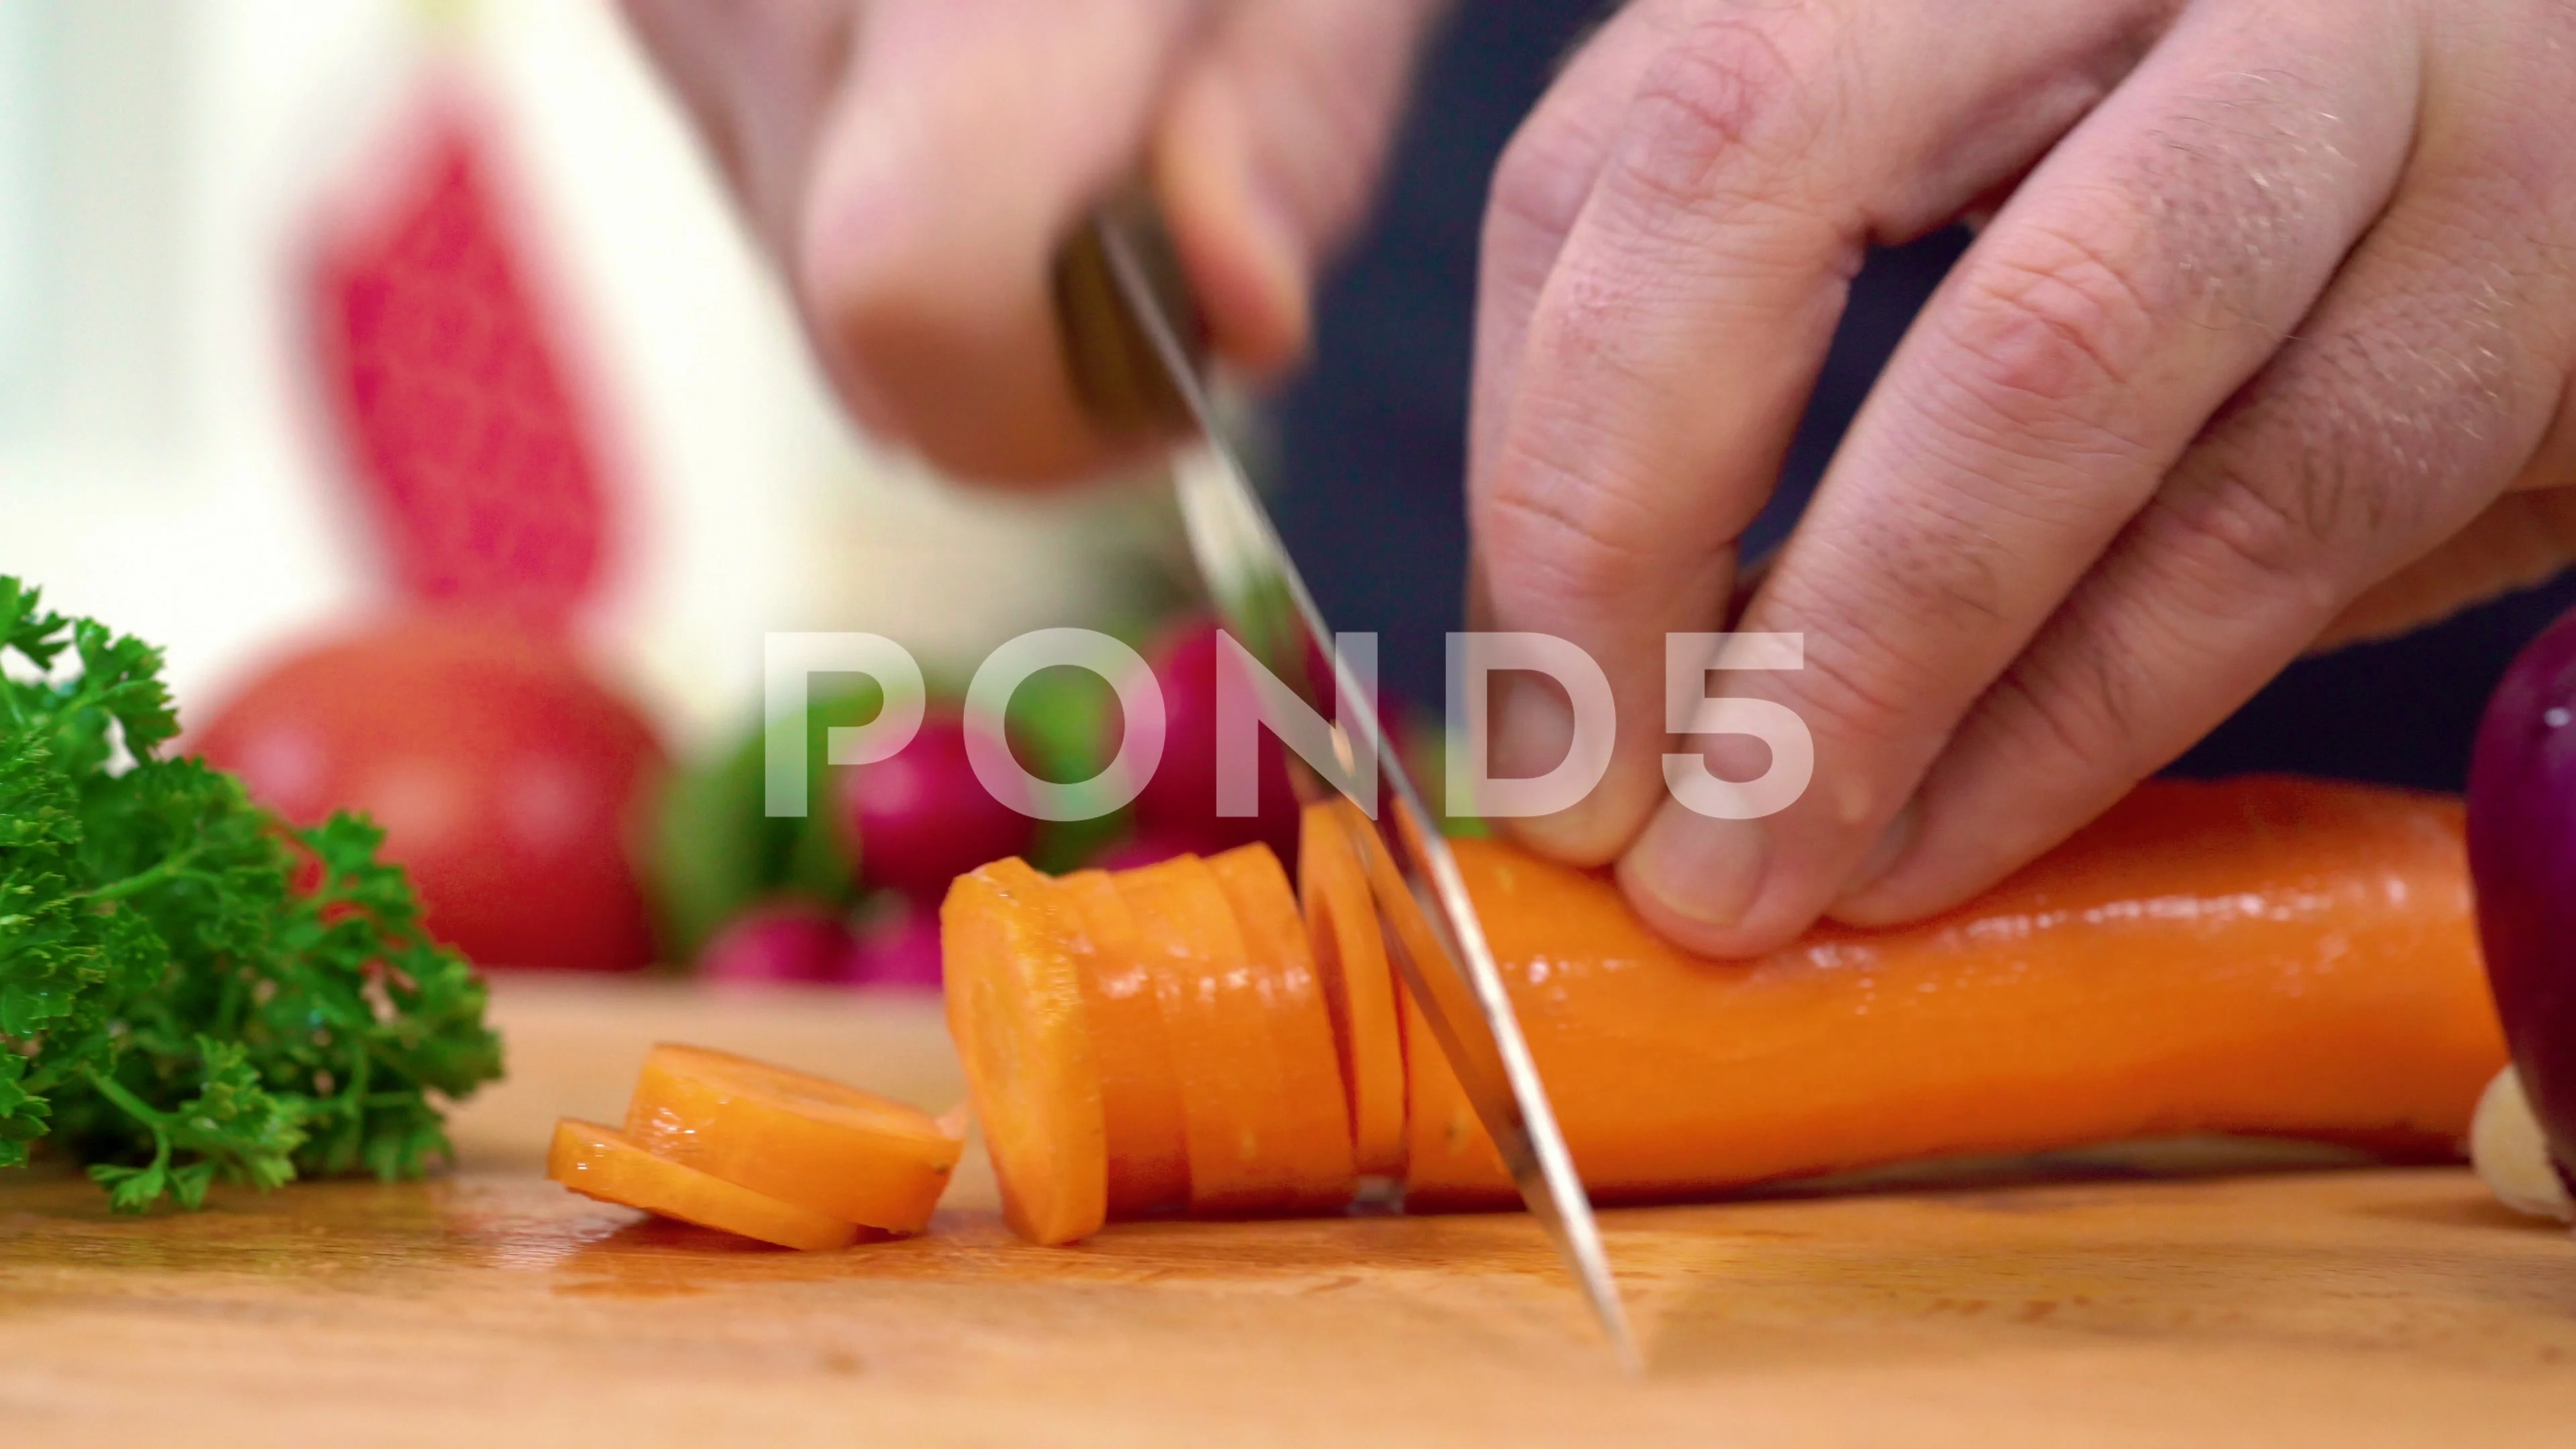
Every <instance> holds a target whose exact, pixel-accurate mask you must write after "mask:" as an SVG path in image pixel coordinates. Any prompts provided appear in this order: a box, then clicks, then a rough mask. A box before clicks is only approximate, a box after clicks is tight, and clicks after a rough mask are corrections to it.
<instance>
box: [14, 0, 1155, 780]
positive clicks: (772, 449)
mask: <svg viewBox="0 0 2576 1449" xmlns="http://www.w3.org/2000/svg"><path fill="white" fill-rule="evenodd" d="M459 93H462V95H463V96H464V97H465V99H464V101H463V103H462V104H463V105H464V106H465V107H468V108H472V109H475V110H479V112H480V113H481V114H480V115H479V116H478V117H477V124H478V126H479V137H478V144H479V145H481V146H482V148H483V149H482V152H481V153H480V158H479V159H480V160H481V161H482V162H483V164H484V169H485V171H486V173H487V176H488V180H489V182H490V184H491V186H492V188H493V190H494V191H495V193H496V196H495V203H494V204H495V210H496V212H497V214H498V216H499V219H500V224H501V225H504V226H506V227H507V228H508V229H509V235H510V238H511V241H512V244H513V245H514V247H515V251H514V253H513V255H514V259H515V261H516V262H517V263H518V266H519V269H520V271H521V273H522V276H523V278H524V282H525V286H524V290H525V291H526V292H527V293H529V294H530V295H529V301H530V303H531V304H532V306H533V307H534V308H535V309H537V310H539V311H541V312H542V313H544V314H546V315H547V317H548V319H549V325H550V326H552V328H553V330H554V333H555V337H554V343H555V345H556V347H557V349H558V351H559V353H560V361H561V365H562V367H563V368H564V370H565V371H566V372H567V373H569V374H571V375H572V376H573V378H574V379H575V386H577V387H578V388H579V389H580V390H581V391H582V393H583V394H584V401H585V402H586V403H587V405H588V411H589V412H590V413H591V414H592V426H591V432H592V434H593V436H594V439H595V443H594V446H595V448H596V450H597V452H598V453H599V454H600V455H601V462H600V465H599V466H600V471H601V474H602V478H601V492H602V493H603V494H604V495H605V496H604V497H603V499H602V500H601V502H602V507H603V512H604V514H605V518H604V522H605V524H606V528H607V532H608V535H609V538H608V547H607V549H606V552H605V557H604V558H603V560H602V567H601V569H600V577H599V579H598V583H597V588H598V593H599V597H598V600H597V602H596V605H595V606H594V607H592V608H590V609H587V610H585V617H584V620H583V624H584V632H585V634H586V636H587V637H588V639H589V640H590V641H592V642H593V643H594V644H595V645H596V647H597V649H598V650H599V653H600V656H601V658H602V659H603V661H604V662H605V664H606V667H608V668H609V669H611V670H612V671H613V672H614V673H616V674H617V675H619V676H620V677H621V678H622V679H624V680H626V681H628V682H630V683H631V684H632V686H633V687H634V688H636V689H637V690H639V691H641V692H644V693H646V694H649V696H650V697H651V698H652V700H653V702H654V704H655V706H656V709H657V711H658V712H660V713H661V714H662V716H663V717H664V719H665V720H666V721H667V724H668V727H669V728H670V729H671V731H672V732H673V734H674V737H675V742H677V743H679V744H681V745H683V746H686V745H688V744H690V743H693V742H695V741H697V740H699V739H702V738H704V737H706V736H707V735H708V734H709V733H711V732H715V731H720V730H722V729H724V728H727V727H729V726H730V724H731V722H732V720H733V718H734V716H735V715H736V714H737V713H738V712H739V711H740V710H741V709H743V708H746V707H747V702H748V701H749V700H750V698H751V695H752V690H753V687H754V684H755V682H756V674H757V669H758V661H759V638H760V635H761V634H762V632H763V631H765V630H769V629H778V628H798V627H812V628H823V627H832V628H861V629H875V630H881V631H882V632H886V633H889V634H894V635H897V636H899V637H902V638H905V639H906V640H907V641H908V642H917V646H918V647H920V648H923V649H926V650H929V651H932V652H938V653H959V654H968V653H980V652H981V649H982V647H984V646H985V645H986V644H987V643H988V642H992V641H998V640H1000V639H1002V638H1006V637H1008V636H1009V635H1011V634H1013V633H1016V632H1019V631H1020V630H1022V629H1025V628H1028V627H1032V626H1033V625H1035V624H1037V623H1040V622H1043V623H1046V624H1064V623H1084V622H1091V621H1094V620H1096V619H1101V618H1106V617H1111V616H1115V615H1117V614H1119V613H1120V612H1122V610H1124V609H1127V608H1128V607H1129V605H1128V601H1126V600H1124V599H1122V598H1121V597H1119V587H1120V584H1119V581H1120V579H1121V577H1122V574H1123V571H1122V570H1121V569H1120V568H1118V567H1117V566H1116V565H1117V563H1118V561H1119V560H1120V558H1121V557H1122V555H1124V554H1125V553H1127V552H1129V551H1132V550H1134V549H1137V548H1139V547H1153V546H1155V544H1154V541H1153V540H1152V539H1151V538H1150V537H1149V536H1148V535H1150V534H1151V533H1152V531H1153V530H1154V529H1156V528H1158V527H1159V526H1160V525H1159V519H1158V516H1157V515H1156V513H1155V510H1153V509H1152V508H1150V507H1148V508H1146V509H1144V510H1142V511H1141V512H1140V511H1139V510H1138V509H1137V508H1135V507H1133V506H1129V505H1124V504H1122V503H1121V501H1119V500H1118V499H1115V498H1111V499H1106V500H1104V499H1100V498H1096V497H1095V498H1089V499H1077V500H1072V501H1068V502H1065V503H1062V504H1053V505H1045V506H1031V505H1029V504H1027V503H1025V502H1017V503H1005V502H997V501H995V500H991V499H989V498H985V497H982V496H979V495H972V494H966V493H960V492H955V491H951V490H945V489H941V488H939V487H937V486H935V485H934V484H933V483H932V482H931V480H928V479H926V478H924V477H922V476H920V475H919V474H918V473H917V472H915V471H913V470H912V469H911V468H909V467H908V466H907V465H906V464H905V463H904V462H903V461H901V460H900V459H897V458H895V457H893V456H890V455H888V454H885V453H882V452H878V451H874V450H871V449H870V448H868V447H867V446H866V445H865V444H864V443H863V442H862V441H861V440H860V439H859V438H858V437H856V436H855V435H854V434H853V433H852V432H851V431H850V430H849V429H848V428H847V427H846V426H845V425H844V424H843V423H842V422H841V421H840V419H839V417H838V415H837V414H836V413H835V411H834V410H833V409H832V408H831V407H830V406H829V404H828V402H827V400H826V398H825V396H824V395H823V393H822V391H821V389H820V388H819V386H818V384H817V382H816V380H815V377H814V374H813V371H812V369H811V368H810V366H809V365H808V363H807V360H806V358H805V355H804V353H803V351H802V348H801V346H800V344H799V343H798V341H797V339H796V337H795V335H794V333H793V330H792V327H791V324H790V322H789V320H788V318H787V314H786V312H785V309H784V307H783V305H782V303H781V300H780V298H779V295H778V293H777V290H776V288H775V286H774V285H773V284H772V282H771V280H770V278H769V277H768V276H767V275H766V274H765V273H764V271H763V270H762V269H761V267H760V266H759V265H758V262H757V259H756V258H755V257H754V255H753V253H752V251H751V249H750V248H749V246H748V245H747V244H746V241H745V238H744V236H743V234H742V233H741V231H740V229H739V228H738V227H737V225H736V224H735V221H734V219H733V216H732V214H731V212H730V211H729V210H728V208H727V207H726V205H725V204H724V202H723V199H722V197H721V195H720V194H719V191H718V189H717V187H716V184H715V182H714V179H713V176H712V174H711V172H710V171H709V169H708V167H707V166H706V165H705V164H704V162H703V161H702V159H701V157H700V155H699V153H698V150H697V147H696V144H695V142H694V140H693V139H692V138H691V137H689V136H688V135H687V134H685V133H684V131H683V129H682V127H681V124H680V121H679V118H678V116H677V114H676V112H675V111H674V110H673V108H672V107H671V106H670V105H669V104H668V103H667V101H666V100H665V98H664V96H663V95H662V93H661V91H660V89H659V86H658V82H657V81H656V80H655V79H654V78H653V77H652V76H651V75H650V74H649V73H648V71H647V70H646V68H645V64H644V62H643V60H642V58H641V56H640V55H639V54H638V53H637V51H636V50H635V48H634V46H633V45H632V44H631V43H630V41H629V39H628V37H627V36H626V34H625V32H624V30H623V28H622V26H621V25H620V23H619V21H618V19H617V17H616V14H615V11H614V9H613V7H611V6H608V5H606V4H603V3H600V0H508V3H505V4H485V5H479V6H470V7H469V6H463V5H424V4H420V3H417V0H7V3H6V4H0V567H5V568H7V569H8V570H10V571H13V572H17V573H21V574H24V575H25V576H27V577H28V578H30V579H31V580H34V581H36V582H39V583H41V584H43V585H44V586H45V587H46V588H47V589H48V591H49V594H50V596H51V598H52V600H53V602H54V604H55V606H56V607H59V608H66V609H72V610H77V611H79V612H83V613H91V614H95V615H97V616H99V617H101V618H105V619H108V620H110V621H113V622H114V623H115V624H116V625H117V626H118V627H120V628H122V629H126V630H130V631H132V632H135V633H138V634H141V635H144V636H145V637H148V638H151V639H153V640H155V641H158V642H160V643H162V644H164V645H165V646H166V647H167V648H168V650H169V654H170V664H171V672H172V677H173V679H174V680H175V681H176V683H177V685H178V688H179V690H180V693H181V696H182V698H183V699H202V698H204V697H205V696H206V694H207V692H208V691H210V690H215V689H217V688H219V687H220V686H221V685H223V684H224V683H226V682H228V681H230V680H233V679H235V678H237V677H238V676H239V674H240V672H241V671H242V670H244V669H245V668H248V667H250V665H251V664H252V663H253V661H255V660H256V659H257V658H258V657H259V656H260V654H261V651H262V650H263V649H264V648H269V647H273V646H274V645H275V643H276V641H277V639H278V638H279V636H280V635H282V634H287V633H291V632H293V631H296V630H299V629H309V628H312V627H314V626H317V625H320V624H324V623H327V622H329V621H331V620H333V619H334V618H339V617H344V616H345V615H346V614H348V613H349V612H350V611H352V610H356V609H359V608H362V607H371V606H373V605H375V604H377V603H380V602H381V601H382V600H383V598H384V596H385V594H386V592H387V582H386V579H385V572H386V569H385V554H386V549H385V547H384V545H383V543H382V541H381V539H379V538H378V537H376V536H375V531H374V527H373V525H372V522H371V520H370V518H369V516H368V510H369V508H370V507H371V502H372V500H371V495H370V492H369V490H368V488H367V487H366V485H365V484H364V483H363V482H362V481H360V480H356V479H353V478H352V477H351V476H350V475H351V472H352V466H351V465H352V456H351V455H352V453H353V451H355V450H354V449H353V446H352V444H351V441H350V439H349V437H348V436H347V434H348V429H347V427H346V426H345V423H346V420H345V419H344V418H342V417H341V416H339V415H338V413H337V412H336V411H335V408H334V406H333V404H332V401H331V392H332V384H331V381H330V380H329V379H327V378H324V377H321V376H318V375H317V373H318V371H319V369H320V368H322V367H323V366H324V364H325V361H326V359H324V358H322V357H321V356H319V355H318V350H317V348H316V346H315V344H314V338H313V335H312V325H311V324H312V318H313V314H314V313H315V312H316V311H317V310H318V309H319V308H320V307H322V306H323V305H324V300H323V299H322V298H319V297H317V296H316V295H314V293H315V280H314V278H313V277H312V275H311V270H310V269H311V264H312V254H313V252H314V250H315V248H316V247H318V246H320V245H322V244H323V243H324V238H325V236H326V234H327V233H328V232H329V231H330V229H331V228H332V227H333V225H334V223H335V221H336V220H337V219H338V218H339V217H340V216H342V215H344V214H345V213H346V212H348V211H349V210H351V209H352V208H359V209H363V208H364V207H366V206H367V205H369V204H371V203H372V204H376V205H380V206H381V205H386V204H389V199H387V198H384V197H381V196H370V195H369V194H368V193H369V187H370V186H371V184H376V183H382V182H384V181H386V180H387V179H388V178H387V176H386V172H387V171H388V169H389V168H392V167H395V166H397V165H399V164H400V161H401V159H402V158H404V157H405V156H406V155H408V154H410V153H411V152H413V151H416V150H417V149H419V148H420V146H421V145H422V142H423V133H424V131H425V130H428V131H434V130H435V128H436V126H437V125H438V124H439V121H440V118H439V116H438V115H437V113H438V112H439V111H440V109H441V108H442V106H443V105H446V104H450V103H453V102H455V100H456V98H457V96H458V95H459ZM394 179H396V180H399V178H394ZM390 204H395V205H398V204H399V202H398V200H394V201H391V203H390Z"/></svg>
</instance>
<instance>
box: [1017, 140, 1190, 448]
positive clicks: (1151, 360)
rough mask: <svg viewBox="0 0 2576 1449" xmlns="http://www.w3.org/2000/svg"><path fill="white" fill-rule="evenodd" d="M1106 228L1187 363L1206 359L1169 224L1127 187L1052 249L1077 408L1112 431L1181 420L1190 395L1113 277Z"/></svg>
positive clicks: (1185, 421)
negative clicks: (1136, 270) (1133, 265)
mask: <svg viewBox="0 0 2576 1449" xmlns="http://www.w3.org/2000/svg"><path fill="white" fill-rule="evenodd" d="M1113 235H1114V236H1116V237H1118V238H1120V239H1121V240H1123V241H1124V242H1125V244H1126V250H1127V253H1128V254H1129V255H1130V256H1133V257H1134V258H1136V260H1137V263H1138V264H1139V267H1140V269H1141V270H1142V271H1143V273H1144V276H1145V284H1146V288H1147V290H1149V291H1151V292H1152V293H1153V295H1154V298H1155V302H1156V305H1158V306H1159V307H1160V308H1161V309H1162V312H1163V315H1164V316H1165V317H1168V318H1170V319H1171V321H1172V328H1173V331H1174V332H1175V333H1176V334H1177V335H1178V336H1179V337H1180V338H1181V339H1182V342H1183V345H1184V346H1185V347H1187V348H1188V349H1189V353H1190V364H1191V366H1193V367H1196V366H1199V365H1201V364H1202V363H1203V362H1204V361H1205V360H1206V356H1207V351H1208V346H1207V327H1206V323H1205V321H1204V319H1203V318H1202V317H1201V316H1200V313H1199V308H1198V302H1197V299H1196V298H1194V297H1193V296H1192V295H1191V294H1190V284H1189V278H1188V276H1187V275H1186V274H1185V273H1184V272H1183V271H1182V269H1181V259H1180V253H1179V252H1178V251H1177V250H1176V249H1175V248H1174V247H1173V245H1172V233H1171V228H1170V227H1169V226H1168V225H1167V224H1165V222H1164V220H1163V213H1162V208H1160V207H1159V206H1156V205H1155V204H1154V201H1153V198H1152V197H1151V196H1150V195H1148V194H1146V193H1145V192H1143V191H1141V190H1134V189H1131V190H1128V191H1125V192H1122V193H1120V194H1119V195H1117V196H1116V197H1113V198H1112V199H1110V200H1109V201H1107V202H1105V203H1103V204H1102V205H1101V206H1100V207H1099V208H1098V209H1097V210H1095V211H1093V212H1092V214H1091V215H1090V216H1089V217H1087V218H1085V220H1084V221H1083V224H1082V225H1081V226H1080V227H1079V228H1078V229H1076V230H1075V232H1074V234H1073V236H1072V238H1071V239H1069V240H1068V241H1066V243H1065V244H1064V246H1063V247H1062V249H1060V250H1059V251H1058V252H1057V253H1056V259H1055V276H1054V292H1055V313H1056V329H1057V332H1058V334H1059V336H1060V337H1061V339H1062V343H1063V347H1064V363H1065V371H1066V372H1067V373H1068V374H1070V375H1071V377H1072V379H1073V389H1074V395H1075V396H1076V397H1077V398H1079V399H1080V400H1081V402H1082V408H1083V411H1084V412H1085V413H1087V414H1089V415H1090V417H1091V420H1092V422H1093V423H1094V424H1096V425H1097V426H1098V427H1099V428H1100V429H1101V431H1103V432H1105V433H1107V434H1109V435H1111V436H1112V437H1131V436H1135V435H1139V434H1145V433H1170V432H1177V431H1181V430H1184V429H1186V428H1187V427H1188V426H1189V425H1190V411H1189V404H1188V403H1187V402H1186V401H1185V400H1184V399H1183V398H1182V396H1181V392H1180V389H1179V387H1177V386H1176V385H1175V384H1174V383H1173V381H1172V375H1171V371H1170V369H1169V368H1167V367H1166V366H1165V365H1164V363H1163V359H1162V358H1161V357H1160V356H1158V355H1157V354H1156V352H1155V349H1154V343H1153V340H1152V339H1151V338H1150V337H1149V336H1147V335H1146V332H1145V328H1144V326H1143V324H1142V323H1140V322H1139V321H1138V320H1137V317H1136V313H1135V310H1134V309H1133V308H1132V307H1130V306H1129V305H1128V303H1127V295H1126V293H1125V292H1124V291H1123V290H1122V289H1121V288H1120V287H1119V285H1118V277H1117V274H1116V273H1115V272H1114V271H1113V270H1112V268H1111V264H1110V260H1109V246H1110V241H1109V239H1110V238H1111V237H1112V236H1113Z"/></svg>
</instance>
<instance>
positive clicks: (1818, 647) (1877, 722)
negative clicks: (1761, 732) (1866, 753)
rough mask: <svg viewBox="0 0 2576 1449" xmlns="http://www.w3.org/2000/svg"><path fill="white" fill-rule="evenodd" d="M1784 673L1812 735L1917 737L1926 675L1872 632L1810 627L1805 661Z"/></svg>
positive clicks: (1846, 739) (1895, 741)
mask: <svg viewBox="0 0 2576 1449" xmlns="http://www.w3.org/2000/svg"><path fill="white" fill-rule="evenodd" d="M1789 677H1790V678H1792V679H1794V680H1795V681H1796V685H1795V688H1796V692H1797V699H1798V704H1797V710H1798V714H1799V717H1800V718H1802V719H1804V720H1805V721H1806V723H1807V727H1808V728H1809V729H1810V730H1813V731H1815V732H1816V733H1817V734H1818V735H1820V736H1823V737H1825V738H1828V739H1832V740H1836V741H1839V742H1842V743H1844V744H1857V745H1861V746H1863V747H1876V746H1884V747H1904V746H1907V745H1909V744H1914V743H1919V740H1918V739H1917V724H1918V722H1919V720H1920V719H1921V717H1922V713H1923V709H1922V701H1924V700H1925V699H1927V698H1929V697H1930V694H1929V692H1928V690H1927V689H1926V688H1925V687H1924V686H1925V684H1926V683H1927V681H1925V680H1923V679H1922V678H1921V677H1920V671H1919V670H1916V669H1914V668H1912V667H1911V666H1909V665H1907V663H1906V662H1905V660H1904V658H1903V656H1902V655H1901V654H1900V653H1899V652H1898V651H1897V650H1895V649H1892V648H1889V647H1886V646H1884V645H1883V644H1881V643H1879V642H1878V640H1877V636H1876V635H1874V634H1872V633H1870V632H1868V631H1866V630H1860V629H1854V628H1839V629H1830V630H1814V629H1811V630H1809V631H1807V654H1806V661H1805V667H1804V668H1803V669H1801V670H1799V671H1798V673H1797V674H1795V675H1792V676H1789Z"/></svg>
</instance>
